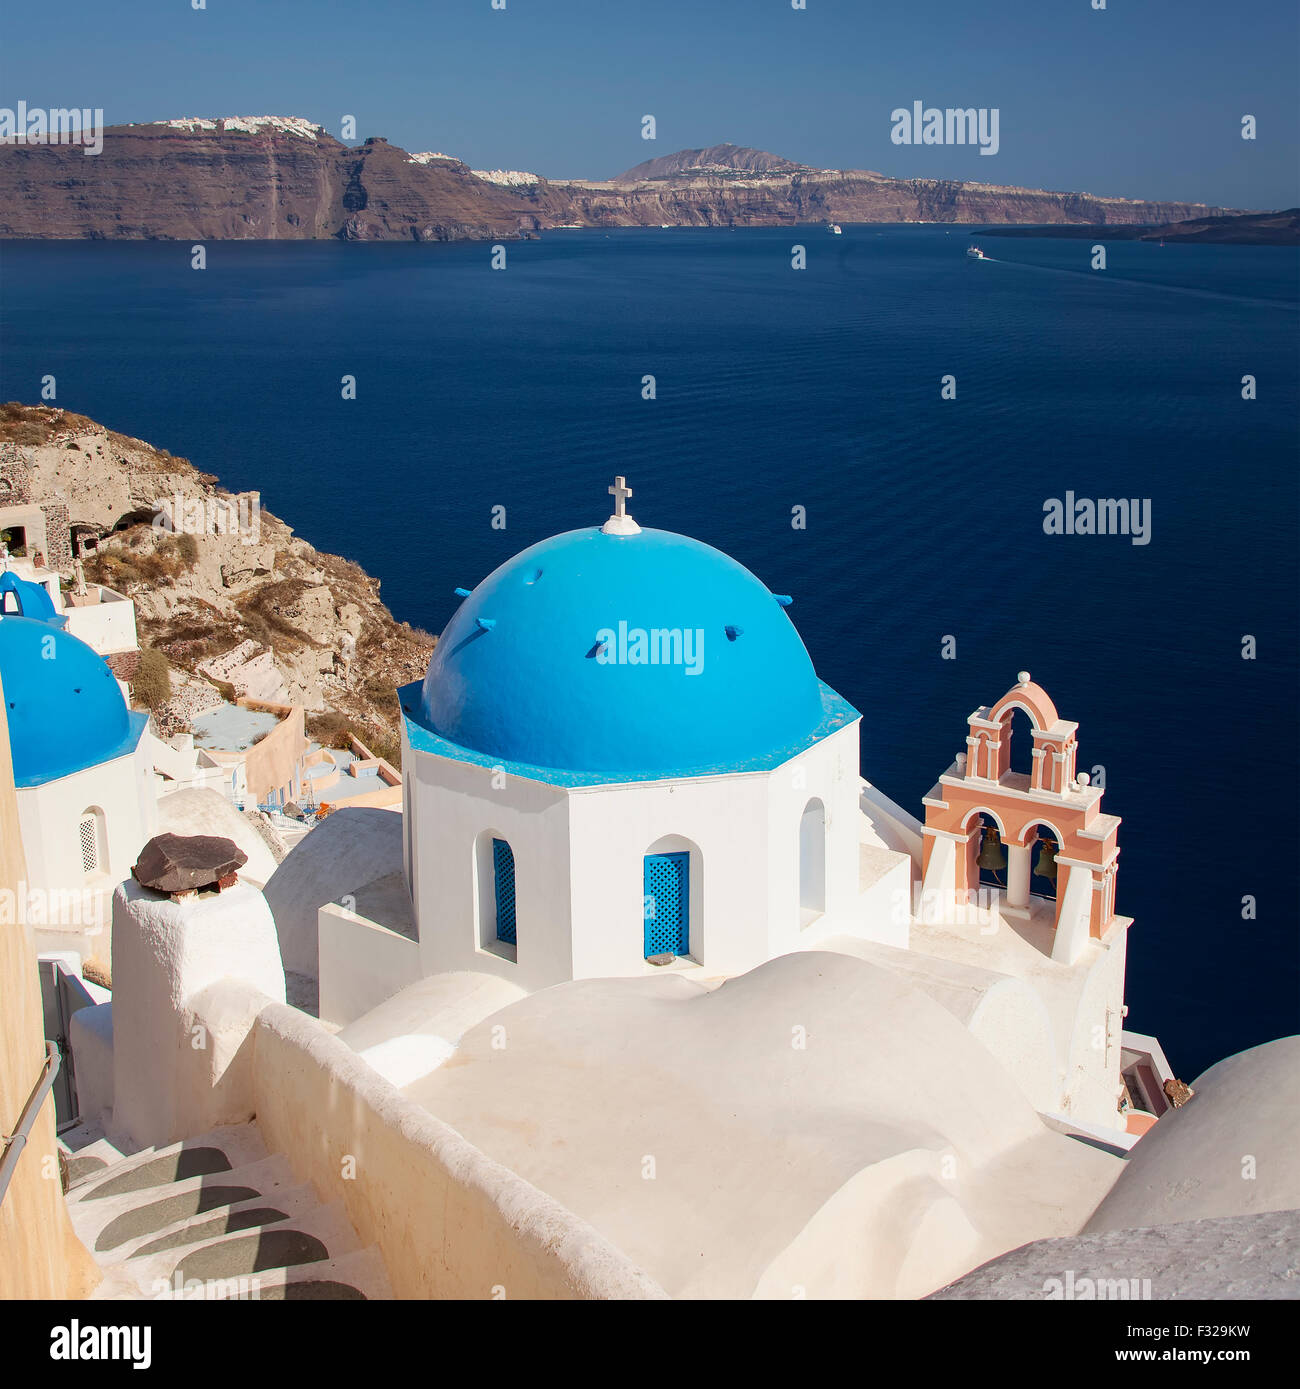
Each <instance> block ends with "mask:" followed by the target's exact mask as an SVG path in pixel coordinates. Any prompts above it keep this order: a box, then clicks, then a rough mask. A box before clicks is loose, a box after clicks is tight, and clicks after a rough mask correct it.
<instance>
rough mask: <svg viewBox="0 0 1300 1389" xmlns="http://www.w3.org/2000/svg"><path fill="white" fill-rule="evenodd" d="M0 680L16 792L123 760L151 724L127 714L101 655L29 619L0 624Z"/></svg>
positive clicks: (143, 716)
mask: <svg viewBox="0 0 1300 1389" xmlns="http://www.w3.org/2000/svg"><path fill="white" fill-rule="evenodd" d="M0 681H3V684H4V702H5V713H6V714H7V715H8V720H9V747H10V751H11V752H12V754H13V763H14V784H15V785H16V786H19V787H28V786H39V785H41V784H43V783H44V782H47V781H54V780H56V779H57V778H59V777H65V776H70V775H71V774H72V773H73V772H80V771H84V770H85V769H86V768H87V767H94V766H97V765H98V764H99V763H101V762H110V761H112V760H113V759H114V758H117V757H124V756H126V755H127V754H128V753H130V752H133V751H134V750H135V748H136V746H137V745H138V744H139V742H140V735H141V734H142V733H143V732H144V728H145V725H146V724H147V723H148V721H149V717H148V715H147V714H142V713H132V712H131V710H129V709H128V708H127V707H126V700H124V699H123V698H122V691H121V690H120V689H118V685H117V681H116V680H115V679H114V678H113V672H112V671H111V670H109V668H108V665H107V663H106V662H105V661H104V659H103V658H102V657H101V656H99V655H97V654H96V653H95V652H94V651H92V650H91V648H90V647H89V646H87V645H86V643H85V642H84V641H80V640H79V639H78V638H76V637H74V636H72V635H71V634H70V633H68V632H65V631H63V630H62V629H61V628H60V627H56V626H52V625H51V624H49V623H47V622H38V621H37V620H36V619H34V618H30V617H13V616H8V617H0Z"/></svg>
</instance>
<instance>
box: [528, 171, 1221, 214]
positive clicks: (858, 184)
mask: <svg viewBox="0 0 1300 1389" xmlns="http://www.w3.org/2000/svg"><path fill="white" fill-rule="evenodd" d="M624 177H626V176H624ZM548 187H549V192H550V195H551V196H552V197H554V198H556V199H557V201H556V202H555V203H554V204H553V206H554V208H555V211H556V213H557V214H558V212H559V210H560V202H559V201H558V200H559V199H560V198H562V197H563V196H566V195H567V197H568V199H569V200H570V201H571V202H572V203H573V205H574V207H575V208H576V209H577V210H578V211H579V212H580V213H581V214H582V216H581V217H580V218H577V217H575V218H574V219H573V220H575V221H577V220H583V221H588V222H591V223H592V224H594V225H601V224H603V225H606V226H658V225H660V224H661V223H664V222H668V223H671V224H672V225H674V226H676V225H683V226H735V227H752V226H784V225H790V226H793V225H796V224H798V223H807V222H826V221H830V222H953V223H968V224H983V223H997V222H1008V223H1031V224H1052V223H1066V222H1086V223H1091V224H1095V225H1107V226H1109V225H1127V224H1130V223H1142V224H1146V225H1151V224H1154V223H1161V222H1176V221H1182V220H1184V219H1186V218H1189V217H1210V216H1217V215H1219V214H1221V213H1222V212H1223V211H1224V209H1221V208H1216V207H1208V206H1206V205H1205V204H1204V203H1162V202H1140V201H1132V200H1129V199H1127V198H1099V197H1093V196H1092V195H1090V194H1087V193H1053V192H1047V191H1045V190H1042V189H1034V188H1013V187H1004V186H1001V185H997V184H984V183H958V182H952V181H948V180H943V179H894V178H885V177H883V176H882V175H880V174H874V173H867V172H858V171H854V170H837V169H811V170H808V171H806V172H803V173H797V174H767V175H762V176H759V177H746V176H739V177H737V176H721V175H718V174H706V175H703V176H692V175H690V174H681V175H675V176H672V177H669V178H663V179H647V180H642V181H640V182H638V183H626V182H624V181H623V180H622V179H620V180H619V181H617V182H611V183H576V182H570V183H555V184H551V185H549V186H548Z"/></svg>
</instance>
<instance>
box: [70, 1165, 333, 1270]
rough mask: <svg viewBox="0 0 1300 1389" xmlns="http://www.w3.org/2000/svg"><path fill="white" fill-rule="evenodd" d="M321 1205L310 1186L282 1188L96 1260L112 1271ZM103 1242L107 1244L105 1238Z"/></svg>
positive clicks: (184, 1221)
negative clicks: (130, 1262) (116, 1266)
mask: <svg viewBox="0 0 1300 1389" xmlns="http://www.w3.org/2000/svg"><path fill="white" fill-rule="evenodd" d="M319 1204H320V1202H319V1201H318V1199H317V1197H316V1193H315V1192H314V1191H313V1190H312V1188H311V1187H310V1186H307V1185H305V1184H304V1185H303V1186H291V1187H281V1188H280V1189H279V1190H277V1191H275V1192H273V1193H272V1194H271V1195H269V1196H261V1195H258V1196H254V1197H251V1198H249V1199H248V1200H246V1201H234V1202H231V1203H230V1204H229V1205H225V1206H214V1207H212V1208H211V1209H210V1210H205V1211H204V1212H203V1213H202V1214H200V1215H189V1216H184V1217H182V1218H181V1219H179V1220H175V1221H173V1222H172V1223H171V1224H170V1225H163V1226H160V1227H159V1228H158V1229H155V1230H150V1231H148V1233H146V1234H144V1235H141V1236H139V1237H138V1238H128V1239H124V1240H122V1242H121V1243H120V1244H117V1245H114V1246H113V1247H112V1248H104V1249H97V1250H96V1251H95V1259H96V1261H97V1262H98V1264H99V1266H100V1267H101V1268H110V1267H112V1266H113V1265H114V1264H120V1263H122V1262H123V1260H125V1259H140V1258H147V1257H148V1256H150V1255H153V1254H162V1253H165V1252H167V1251H168V1250H171V1249H184V1248H187V1247H188V1246H189V1245H191V1244H200V1243H205V1242H207V1243H210V1242H211V1241H212V1240H214V1239H219V1238H220V1237H221V1236H222V1235H231V1234H236V1233H237V1232H238V1231H240V1230H250V1229H254V1228H257V1227H260V1226H263V1225H274V1224H277V1223H278V1222H280V1221H282V1220H292V1219H294V1218H296V1217H298V1216H303V1215H306V1214H307V1213H308V1211H310V1210H313V1209H314V1208H315V1207H316V1206H318V1205H319ZM147 1209H148V1208H147V1207H146V1210H147ZM100 1243H104V1241H103V1239H102V1238H101V1240H100Z"/></svg>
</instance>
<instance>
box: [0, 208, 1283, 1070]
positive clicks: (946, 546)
mask: <svg viewBox="0 0 1300 1389" xmlns="http://www.w3.org/2000/svg"><path fill="white" fill-rule="evenodd" d="M796 242H798V243H802V244H804V245H805V246H806V247H807V251H808V267H807V269H806V270H802V271H795V270H792V269H791V265H790V255H791V246H792V245H793V244H794V243H796ZM966 242H967V236H966V234H965V233H964V232H960V231H953V232H952V233H951V234H949V233H947V232H946V231H945V230H944V229H943V228H936V227H853V226H849V227H846V228H845V231H844V235H843V236H841V237H831V236H829V235H828V234H827V233H826V232H825V230H823V229H820V228H814V227H808V228H802V229H799V230H798V231H795V232H792V231H791V230H789V229H759V230H746V231H696V230H685V229H675V230H665V231H660V230H645V231H642V230H626V231H617V232H612V233H610V234H609V235H605V234H603V233H599V232H578V231H566V232H553V233H548V234H546V235H545V237H544V239H543V240H541V241H538V242H523V243H512V244H510V245H509V247H508V265H507V268H506V269H505V270H504V271H494V270H492V269H491V268H490V254H491V252H490V248H489V247H488V246H487V245H485V244H482V243H474V244H459V245H448V246H427V245H425V246H421V245H414V244H411V245H406V244H401V245H378V246H355V245H342V244H335V243H299V244H288V245H272V244H252V243H211V244H209V246H208V248H207V251H208V263H207V268H206V269H205V270H202V271H196V270H193V269H191V268H190V247H189V245H188V244H184V245H182V244H179V243H151V244H150V243H145V244H141V243H132V244H106V243H74V244H66V245H58V244H49V243H8V244H5V245H4V246H3V247H0V399H16V400H21V401H25V402H35V401H36V400H37V399H38V396H39V390H40V381H41V378H42V376H44V375H46V374H47V373H50V374H53V375H54V376H55V377H56V380H57V391H58V396H57V403H58V404H60V405H63V406H66V407H67V408H69V409H72V410H76V411H80V412H82V413H84V414H87V415H90V416H92V417H94V418H95V419H98V420H100V421H102V422H103V423H105V424H107V425H108V426H110V427H111V428H114V429H118V430H121V431H123V432H125V433H128V434H134V435H138V436H140V437H141V438H144V439H147V440H149V441H150V442H152V443H154V444H156V445H158V446H160V447H163V448H167V449H170V450H171V451H172V452H173V453H177V454H182V455H185V456H187V457H189V458H191V459H192V460H193V461H194V463H195V464H196V465H198V466H199V467H200V468H202V469H204V470H206V471H209V472H213V473H216V474H218V475H219V476H220V478H221V480H222V482H223V483H224V484H226V485H227V486H229V487H231V488H234V489H245V488H259V489H260V490H261V492H262V495H263V499H264V502H265V504H266V506H267V507H269V508H270V510H272V511H273V512H275V513H276V514H277V515H279V516H281V517H283V518H284V519H285V520H287V521H288V522H289V523H290V524H291V525H293V526H294V527H295V528H296V529H297V531H298V533H299V534H300V535H302V536H304V537H306V538H307V539H308V540H310V541H311V542H312V543H313V544H315V545H317V546H319V547H321V548H323V549H327V550H332V551H336V552H339V553H342V554H345V555H347V556H349V557H350V558H352V559H355V560H356V561H358V562H359V563H360V564H361V565H362V566H364V568H366V569H367V570H368V571H370V572H371V573H372V574H375V575H377V576H378V577H379V578H380V579H381V580H382V584H383V590H382V591H383V596H384V597H385V598H386V600H387V601H388V603H389V605H390V607H391V608H392V609H393V611H394V613H395V614H396V615H397V616H398V617H399V618H402V619H406V620H409V621H410V622H412V623H415V624H417V625H418V626H422V627H426V628H428V629H430V630H432V631H435V632H436V631H439V630H440V629H441V628H442V626H443V625H444V623H445V622H446V621H447V619H448V617H449V616H450V614H451V612H452V609H453V605H454V599H453V597H452V590H453V588H455V587H456V586H457V585H458V584H464V585H467V586H468V585H473V584H474V583H476V582H477V581H478V580H479V579H480V578H482V577H483V576H484V575H485V574H487V573H488V572H489V571H490V570H491V569H492V568H493V567H494V566H495V565H497V564H498V563H499V562H500V561H502V560H504V559H505V558H507V557H508V556H509V555H510V554H512V553H514V552H515V551H517V550H519V549H521V548H522V547H523V546H525V545H527V544H530V543H531V542H533V541H535V540H538V539H541V538H542V537H544V536H547V535H549V534H552V533H554V532H557V531H561V530H567V529H571V528H574V527H577V526H584V525H590V524H596V523H599V522H600V521H602V520H603V519H604V517H605V516H606V515H607V514H608V510H609V498H608V496H607V494H606V490H605V489H606V487H607V486H608V485H609V483H610V481H611V480H612V478H613V475H614V474H615V473H624V474H626V475H627V477H628V479H629V481H630V483H631V485H632V487H633V488H634V489H635V498H634V500H633V502H632V505H631V508H630V509H631V510H632V511H633V513H634V514H635V515H636V517H637V519H638V520H639V521H640V522H641V523H642V524H643V525H654V526H659V527H665V528H668V529H672V530H681V531H685V532H688V533H690V534H692V535H695V536H698V537H699V538H701V539H703V540H706V541H708V542H710V543H712V544H714V545H717V546H720V547H721V548H723V549H725V550H727V551H729V552H730V553H731V554H733V555H735V556H736V557H737V558H738V559H740V560H741V561H742V562H743V563H745V564H746V565H748V566H749V567H750V568H751V569H753V570H754V571H755V572H756V573H757V574H758V575H759V576H760V577H761V578H762V579H763V580H764V581H765V582H766V583H767V584H768V585H769V586H770V587H771V588H772V589H773V590H774V591H776V592H782V593H791V594H793V595H794V596H795V606H794V607H793V608H792V609H791V610H790V611H791V616H792V617H793V618H794V619H795V621H796V622H797V624H798V626H799V629H800V631H801V633H802V635H803V638H804V641H805V642H806V644H807V646H808V648H809V650H810V652H811V653H812V655H813V659H814V661H815V662H816V665H817V668H818V670H819V673H820V674H821V676H822V678H823V679H825V680H826V681H827V682H828V683H830V684H831V685H833V686H834V687H835V688H836V689H837V690H839V691H840V692H841V693H842V694H843V695H844V696H845V697H846V698H847V699H849V700H850V701H851V702H852V703H854V704H855V705H857V707H858V708H859V709H861V710H862V713H863V724H862V767H863V772H864V774H865V775H866V776H867V777H869V778H870V779H871V780H872V781H873V782H875V783H876V784H877V785H878V786H880V787H881V788H882V789H883V790H884V791H885V792H886V793H887V794H889V795H891V796H892V797H894V798H895V799H896V800H898V801H900V802H902V803H903V804H904V805H906V806H907V807H908V808H909V809H911V810H913V811H914V812H917V813H918V814H919V813H920V812H921V810H922V807H921V804H920V801H921V797H922V796H924V795H925V794H926V792H927V791H928V790H929V788H930V787H931V785H932V784H933V782H934V780H935V779H936V777H937V776H938V774H939V773H940V772H941V771H942V770H944V769H945V768H946V766H947V764H948V762H949V760H950V759H951V757H952V756H953V754H954V753H955V752H957V751H959V750H961V749H962V748H963V747H964V743H963V739H964V737H965V733H966V717H967V715H968V714H969V713H970V712H971V711H972V710H973V709H974V708H975V707H976V706H977V705H979V704H982V703H985V702H992V701H993V700H994V699H996V698H997V697H998V696H999V695H1001V694H1002V693H1003V692H1004V691H1005V690H1006V689H1007V688H1008V686H1009V685H1010V684H1011V683H1012V682H1013V680H1014V678H1015V674H1016V672H1017V671H1018V670H1020V669H1022V668H1024V669H1028V670H1030V671H1031V672H1032V674H1033V676H1034V678H1035V679H1036V680H1038V681H1040V682H1041V683H1042V684H1043V685H1045V686H1046V688H1047V689H1048V691H1049V692H1050V693H1051V694H1052V695H1053V696H1054V697H1055V699H1056V702H1057V705H1058V707H1059V709H1060V711H1061V714H1062V717H1064V718H1067V719H1073V720H1077V721H1078V723H1079V725H1080V729H1079V743H1080V758H1079V766H1080V768H1081V769H1089V770H1090V769H1092V768H1093V767H1096V766H1101V767H1104V769H1105V779H1106V787H1107V796H1106V808H1107V809H1109V810H1111V811H1113V812H1115V813H1116V814H1118V815H1120V816H1122V817H1123V821H1124V823H1123V826H1122V828H1121V830H1120V845H1121V850H1122V852H1121V857H1120V868H1119V876H1118V881H1117V894H1116V896H1117V907H1118V910H1120V911H1121V912H1123V913H1125V914H1127V915H1130V916H1132V917H1134V918H1135V925H1134V927H1133V931H1132V934H1131V936H1130V944H1129V967H1128V1001H1129V1005H1130V1011H1129V1017H1128V1020H1127V1024H1126V1025H1127V1026H1128V1027H1130V1028H1132V1029H1135V1030H1137V1031H1141V1032H1149V1033H1155V1034H1157V1035H1158V1036H1159V1037H1160V1038H1161V1040H1162V1042H1163V1043H1164V1046H1165V1049H1166V1051H1167V1053H1168V1055H1169V1058H1170V1061H1171V1063H1172V1064H1173V1066H1174V1068H1175V1070H1176V1071H1177V1072H1178V1073H1179V1074H1180V1075H1182V1076H1184V1077H1186V1078H1188V1079H1191V1078H1193V1077H1195V1076H1196V1075H1197V1074H1198V1073H1199V1072H1200V1071H1201V1070H1202V1069H1204V1068H1205V1067H1206V1066H1207V1065H1209V1064H1211V1063H1212V1062H1214V1061H1215V1060H1217V1059H1219V1058H1220V1057H1222V1056H1223V1055H1225V1054H1227V1053H1230V1052H1234V1051H1237V1050H1240V1049H1241V1048H1243V1047H1248V1046H1251V1045H1254V1044H1256V1043H1259V1042H1262V1041H1265V1040H1268V1039H1270V1038H1272V1037H1276V1036H1279V1035H1282V1034H1285V1033H1289V1032H1293V1031H1296V1030H1297V1013H1298V1011H1300V1010H1298V997H1300V987H1298V969H1297V965H1298V959H1297V957H1298V951H1300V947H1298V944H1297V939H1298V935H1297V933H1298V929H1300V928H1298V926H1297V921H1298V915H1297V871H1298V870H1297V850H1296V845H1297V838H1298V832H1300V827H1298V824H1297V789H1296V788H1297V731H1296V727H1297V713H1298V708H1297V698H1296V691H1297V640H1298V634H1297V596H1298V593H1300V584H1298V582H1297V577H1298V576H1297V565H1296V540H1297V520H1298V517H1297V494H1298V486H1297V476H1298V466H1297V465H1298V462H1300V458H1298V453H1297V408H1298V402H1297V381H1298V379H1300V370H1298V368H1300V360H1298V352H1297V341H1298V336H1297V328H1298V327H1300V319H1298V317H1297V267H1298V257H1297V253H1296V252H1295V251H1294V250H1291V249H1281V248H1270V247H1218V246H1177V245H1173V244H1170V245H1168V246H1165V247H1163V248H1162V247H1160V246H1157V245H1154V244H1148V243H1135V242H1122V241H1117V242H1113V243H1110V244H1109V245H1108V248H1107V250H1108V268H1107V269H1106V270H1105V271H1093V270H1092V269H1090V268H1089V258H1090V254H1091V244H1092V243H1091V242H1090V241H1084V240H1079V241H1073V240H1047V239H1013V238H1001V237H997V238H995V237H989V238H987V239H985V240H984V241H983V243H982V244H983V245H984V247H985V249H986V251H987V252H988V253H989V254H990V255H991V256H993V257H994V260H993V261H991V262H988V263H977V262H971V261H968V260H967V259H966V258H965V257H964V254H963V252H964V249H965V246H966ZM947 374H951V375H953V376H955V377H956V388H957V396H956V399H955V400H949V401H945V400H942V399H941V398H940V379H941V377H943V376H945V375H947ZM344 375H353V376H355V377H356V382H357V398H356V399H355V400H354V401H345V400H343V399H342V398H341V388H340V380H341V378H342V377H343V376H344ZM646 375H653V376H654V377H655V381H656V390H657V398H656V399H655V400H653V401H647V400H644V399H643V398H642V378H643V377H644V376H646ZM1245 375H1253V376H1254V377H1255V378H1256V381H1257V392H1258V398H1257V399H1255V400H1254V401H1244V400H1243V399H1242V395H1241V391H1242V384H1241V383H1242V377H1243V376H1245ZM1067 491H1073V492H1074V493H1075V494H1076V496H1077V497H1090V498H1098V497H1130V498H1149V499H1150V502H1151V508H1152V511H1151V517H1152V527H1151V538H1150V543H1149V544H1146V545H1134V544H1132V543H1131V541H1130V539H1129V538H1126V537H1123V536H1105V537H1102V536H1080V535H1073V536H1070V535H1056V536H1049V535H1046V534H1044V531H1043V524H1042V522H1043V504H1044V501H1045V500H1047V499H1048V498H1053V497H1056V498H1064V496H1065V494H1066V492H1067ZM494 506H504V507H505V508H506V518H507V527H506V529H505V530H504V531H502V530H494V529H493V528H492V526H491V517H492V508H493V507H494ZM796 506H801V507H805V508H806V514H807V528H806V529H804V530H796V529H794V528H792V525H791V515H792V508H793V507H796ZM949 635H951V636H953V637H955V639H956V659H955V660H944V659H941V644H942V641H943V638H944V637H945V636H949ZM1245 635H1250V636H1253V637H1254V638H1255V641H1256V644H1257V657H1256V659H1254V660H1243V659H1242V655H1241V652H1242V639H1243V636H1245ZM1247 895H1249V896H1252V897H1254V898H1255V899H1256V902H1257V909H1256V910H1257V915H1256V918H1255V919H1254V920H1248V919H1243V915H1242V899H1243V897H1245V896H1247Z"/></svg>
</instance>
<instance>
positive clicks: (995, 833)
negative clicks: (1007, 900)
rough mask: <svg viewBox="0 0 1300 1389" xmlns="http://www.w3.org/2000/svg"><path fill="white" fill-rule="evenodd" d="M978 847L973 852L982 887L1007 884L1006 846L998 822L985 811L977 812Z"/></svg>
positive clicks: (1002, 886) (1003, 886)
mask: <svg viewBox="0 0 1300 1389" xmlns="http://www.w3.org/2000/svg"><path fill="white" fill-rule="evenodd" d="M979 834H980V841H979V847H978V848H977V849H976V852H975V863H976V865H977V866H978V868H979V880H980V885H981V886H982V887H1000V888H1005V887H1006V885H1007V846H1006V842H1005V840H1004V839H1003V835H1002V831H1001V829H1000V828H999V827H998V822H997V821H996V820H995V819H994V818H993V816H992V815H990V814H988V813H987V812H986V811H980V812H979Z"/></svg>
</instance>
